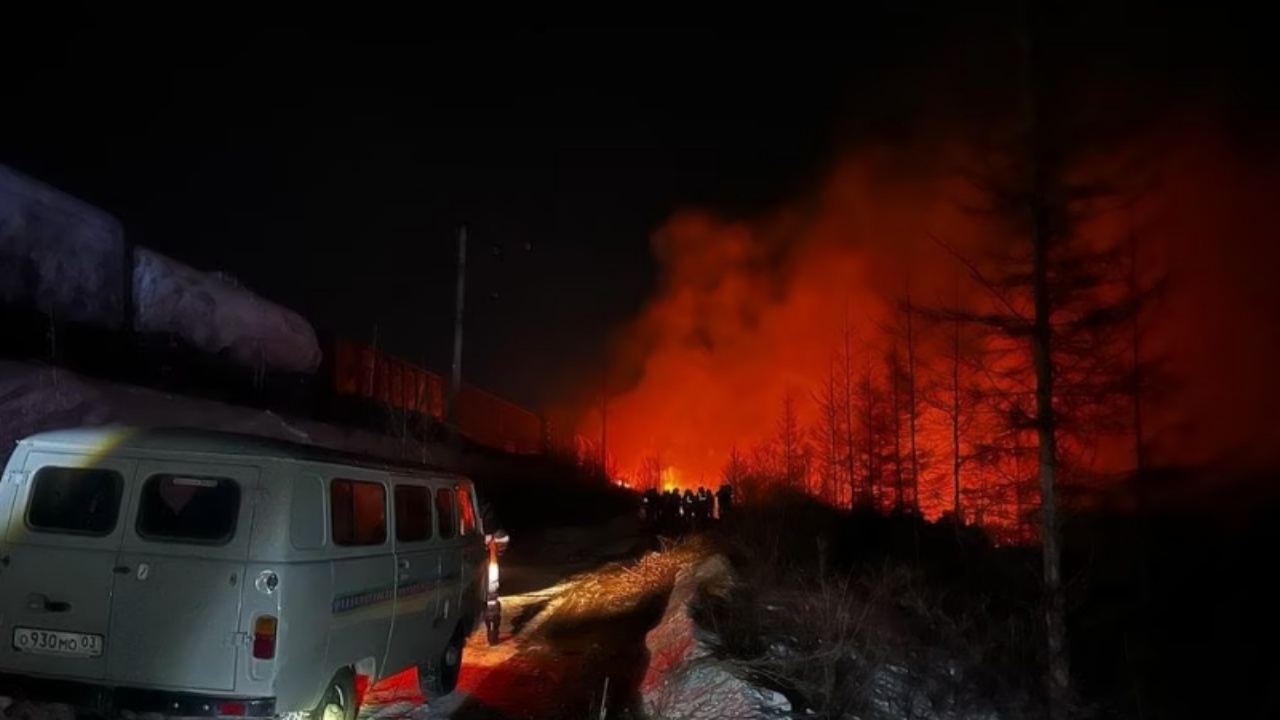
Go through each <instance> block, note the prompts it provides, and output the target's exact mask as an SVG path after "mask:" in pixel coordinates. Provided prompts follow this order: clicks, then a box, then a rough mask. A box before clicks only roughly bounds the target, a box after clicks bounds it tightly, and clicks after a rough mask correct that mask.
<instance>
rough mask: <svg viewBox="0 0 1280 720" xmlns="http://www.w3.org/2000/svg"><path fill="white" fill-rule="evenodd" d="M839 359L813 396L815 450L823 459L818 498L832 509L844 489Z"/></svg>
mask: <svg viewBox="0 0 1280 720" xmlns="http://www.w3.org/2000/svg"><path fill="white" fill-rule="evenodd" d="M839 373H840V368H839V357H838V356H833V357H832V358H831V362H830V363H829V364H828V366H827V377H826V378H825V379H824V380H823V383H822V387H821V389H820V390H819V391H818V392H816V393H813V401H814V404H815V405H817V407H818V423H817V425H816V426H815V427H814V428H813V436H814V437H813V439H814V450H815V451H816V452H817V454H818V456H819V458H820V459H821V463H822V465H821V468H820V470H819V481H820V483H821V485H820V488H819V492H818V494H819V495H820V496H821V497H822V499H823V500H824V501H826V502H828V503H831V504H832V505H839V504H840V501H841V497H840V496H841V492H840V490H841V487H842V485H844V478H843V477H842V475H843V473H842V470H843V466H844V463H843V451H844V448H843V442H844V427H843V423H842V418H843V414H844V413H843V408H842V407H841V401H842V399H843V393H842V391H841V388H840V374H839Z"/></svg>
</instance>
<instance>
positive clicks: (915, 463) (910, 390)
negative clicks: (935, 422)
mask: <svg viewBox="0 0 1280 720" xmlns="http://www.w3.org/2000/svg"><path fill="white" fill-rule="evenodd" d="M903 308H904V310H905V312H906V320H907V327H906V334H907V428H908V432H909V433H910V450H911V505H912V506H913V507H914V508H915V510H916V511H917V512H919V510H920V449H919V446H918V445H917V444H916V424H917V421H918V420H919V418H920V406H919V404H918V403H917V402H916V330H915V307H914V306H913V305H912V303H911V285H910V283H908V285H907V298H906V302H905V303H903Z"/></svg>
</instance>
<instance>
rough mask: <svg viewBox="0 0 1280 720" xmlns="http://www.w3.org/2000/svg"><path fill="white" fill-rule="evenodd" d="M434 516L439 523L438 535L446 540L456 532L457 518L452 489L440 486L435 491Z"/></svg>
mask: <svg viewBox="0 0 1280 720" xmlns="http://www.w3.org/2000/svg"><path fill="white" fill-rule="evenodd" d="M436 518H437V519H438V521H439V523H440V537H441V539H443V540H448V539H449V538H451V537H453V536H454V535H455V534H457V524H458V519H457V517H456V514H455V510H454V499H453V490H450V489H449V488H440V489H439V490H437V491H436Z"/></svg>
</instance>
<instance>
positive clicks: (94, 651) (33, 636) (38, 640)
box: [13, 627, 102, 658]
mask: <svg viewBox="0 0 1280 720" xmlns="http://www.w3.org/2000/svg"><path fill="white" fill-rule="evenodd" d="M13 649H14V650H17V651H19V652H29V653H38V654H41V655H66V656H69V657H89V658H92V657H98V656H100V655H102V636H101V635H92V634H90V633H78V632H63V631H61V630H37V629H35V628H21V627H20V628H14V629H13Z"/></svg>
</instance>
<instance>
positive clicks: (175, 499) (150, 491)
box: [137, 475, 240, 545]
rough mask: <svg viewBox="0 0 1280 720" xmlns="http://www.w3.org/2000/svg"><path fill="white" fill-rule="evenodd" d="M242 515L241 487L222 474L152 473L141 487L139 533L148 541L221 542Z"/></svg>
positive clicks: (229, 536) (230, 534)
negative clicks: (208, 475) (198, 475)
mask: <svg viewBox="0 0 1280 720" xmlns="http://www.w3.org/2000/svg"><path fill="white" fill-rule="evenodd" d="M239 516H240V486H239V485H238V484H236V482H235V481H234V480H231V479H229V478H220V477H189V476H185V475H152V476H151V477H149V478H147V482H146V483H145V484H143V486H142V500H141V502H140V503H139V505H138V524H137V530H138V536H139V537H141V538H144V539H146V540H160V541H167V542H185V543H201V544H214V545H220V544H224V543H227V542H230V541H231V537H232V536H233V535H235V532H236V519H237V518H238V517H239Z"/></svg>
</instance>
